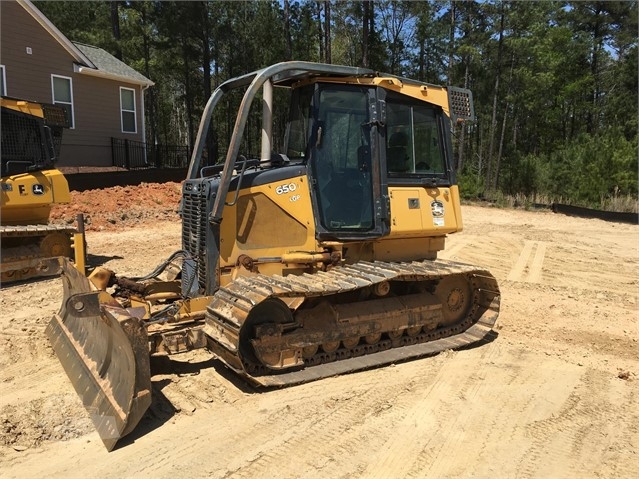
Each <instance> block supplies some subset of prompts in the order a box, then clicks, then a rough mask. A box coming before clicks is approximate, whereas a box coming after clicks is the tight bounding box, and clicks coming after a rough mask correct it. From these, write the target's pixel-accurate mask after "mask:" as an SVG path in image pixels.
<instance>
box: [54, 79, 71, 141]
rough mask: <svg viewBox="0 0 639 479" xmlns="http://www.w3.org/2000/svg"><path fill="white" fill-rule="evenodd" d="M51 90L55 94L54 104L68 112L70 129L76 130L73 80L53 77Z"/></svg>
mask: <svg viewBox="0 0 639 479" xmlns="http://www.w3.org/2000/svg"><path fill="white" fill-rule="evenodd" d="M51 90H52V92H53V94H52V96H53V103H54V104H55V105H60V106H61V107H63V108H64V109H65V110H66V111H67V119H68V120H69V128H75V118H74V116H73V83H72V81H71V78H69V77H61V76H58V75H51Z"/></svg>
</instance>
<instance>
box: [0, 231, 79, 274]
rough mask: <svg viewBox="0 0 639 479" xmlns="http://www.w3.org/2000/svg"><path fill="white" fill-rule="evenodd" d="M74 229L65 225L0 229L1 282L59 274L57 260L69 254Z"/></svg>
mask: <svg viewBox="0 0 639 479" xmlns="http://www.w3.org/2000/svg"><path fill="white" fill-rule="evenodd" d="M75 232H76V229H75V228H74V227H69V226H65V225H20V226H0V238H1V240H2V276H1V280H0V281H1V282H2V283H8V282H13V281H22V280H25V279H29V278H33V277H37V276H51V275H55V274H58V273H59V271H60V265H59V261H58V257H60V256H64V257H68V256H70V255H71V236H72V235H73V233H75Z"/></svg>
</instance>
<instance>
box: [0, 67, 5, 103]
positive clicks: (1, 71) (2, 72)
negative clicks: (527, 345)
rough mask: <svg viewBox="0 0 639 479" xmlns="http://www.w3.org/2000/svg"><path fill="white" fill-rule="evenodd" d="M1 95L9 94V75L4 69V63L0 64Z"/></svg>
mask: <svg viewBox="0 0 639 479" xmlns="http://www.w3.org/2000/svg"><path fill="white" fill-rule="evenodd" d="M0 95H2V96H6V95H7V77H6V73H5V70H4V65H0Z"/></svg>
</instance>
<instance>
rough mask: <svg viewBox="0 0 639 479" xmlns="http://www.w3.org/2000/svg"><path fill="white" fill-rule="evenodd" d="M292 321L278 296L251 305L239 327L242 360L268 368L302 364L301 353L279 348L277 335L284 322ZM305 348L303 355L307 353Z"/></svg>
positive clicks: (282, 367)
mask: <svg viewBox="0 0 639 479" xmlns="http://www.w3.org/2000/svg"><path fill="white" fill-rule="evenodd" d="M292 323H293V314H292V313H291V310H290V309H289V307H288V306H287V305H286V304H285V303H284V302H283V301H282V300H280V299H278V298H269V299H267V300H265V301H262V302H261V303H259V304H258V305H257V306H255V307H254V308H253V309H252V310H251V312H250V313H249V315H248V317H247V318H246V321H245V322H244V324H243V325H242V329H241V330H240V353H241V355H242V359H243V360H244V362H246V363H249V364H256V365H263V366H266V367H267V368H269V369H285V368H291V367H295V366H303V365H304V360H303V356H304V352H303V351H302V349H300V350H281V349H279V348H278V344H277V338H278V336H281V334H282V332H283V331H284V328H285V327H286V325H289V326H290V325H291V324H292ZM310 352H312V351H310V350H307V352H306V354H309V353H310Z"/></svg>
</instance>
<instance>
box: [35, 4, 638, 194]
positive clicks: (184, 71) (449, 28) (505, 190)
mask: <svg viewBox="0 0 639 479" xmlns="http://www.w3.org/2000/svg"><path fill="white" fill-rule="evenodd" d="M35 3H36V5H37V6H38V8H40V9H41V10H42V11H43V13H44V14H45V15H46V16H47V17H48V18H49V19H50V20H51V21H52V23H53V24H54V25H56V26H57V27H58V28H59V29H60V30H61V31H62V32H63V33H64V34H65V35H66V36H67V37H68V38H70V39H71V40H73V41H80V42H84V43H88V44H92V45H96V46H99V47H101V48H104V49H106V50H107V51H109V52H111V53H112V54H114V55H116V56H121V58H122V59H123V60H124V61H125V62H127V63H128V64H129V65H131V66H133V67H134V68H136V69H137V70H138V71H140V72H141V73H143V74H145V75H146V76H148V77H149V78H150V79H152V80H153V81H154V82H155V86H154V87H153V88H151V89H149V90H147V93H146V95H147V98H145V104H146V108H147V115H146V121H147V128H146V131H147V134H148V138H147V141H150V142H158V143H165V144H188V145H192V143H193V140H194V134H195V131H196V129H197V124H198V121H199V116H200V114H201V112H202V109H203V107H204V104H205V103H206V101H207V98H208V96H209V95H210V93H211V90H212V89H214V88H215V87H216V86H217V85H219V84H220V83H222V82H223V81H225V80H226V79H228V78H231V77H233V76H237V75H240V74H243V73H246V72H249V71H252V70H255V69H257V68H261V67H264V66H266V65H269V64H271V63H275V62H278V61H283V60H288V59H294V60H308V61H323V60H324V59H325V58H327V55H326V49H327V48H330V50H331V55H329V57H331V58H332V61H333V62H334V63H342V64H349V65H357V66H361V62H363V61H364V58H366V62H367V64H368V66H370V67H371V68H374V69H376V70H378V71H383V72H384V71H385V72H389V73H396V74H399V75H405V76H409V77H414V78H417V79H420V80H423V81H428V82H433V83H440V84H452V85H457V86H466V87H469V88H471V89H472V90H473V96H474V99H475V111H476V115H477V121H476V123H475V124H474V125H472V126H469V127H467V128H465V129H464V133H463V134H461V135H458V136H457V137H456V139H455V148H456V150H457V152H458V153H459V156H458V158H459V161H458V165H463V168H462V171H461V172H460V173H459V175H458V176H459V181H460V185H461V191H462V193H463V194H464V195H465V197H470V196H480V195H486V196H492V197H495V198H497V197H502V196H504V195H506V196H508V195H509V196H512V197H514V196H516V195H518V194H520V195H524V196H525V197H529V196H531V195H532V196H535V195H548V196H551V197H554V198H562V200H563V201H572V202H575V203H580V204H588V205H595V204H599V203H600V202H602V201H608V200H609V204H612V203H611V201H612V200H614V199H615V198H621V197H626V196H629V197H635V198H636V196H637V170H638V167H637V141H638V137H637V130H638V128H639V125H638V120H637V106H638V105H639V94H638V91H639V85H638V83H639V82H638V76H637V71H638V68H639V65H638V57H639V51H638V45H637V43H638V42H637V28H638V18H639V14H638V3H637V1H636V0H632V1H619V2H601V1H560V2H557V1H553V0H539V1H535V2H521V1H501V0H486V1H458V0H452V1H451V0H431V1H428V2H414V1H399V0H397V1H392V0H367V1H357V0H348V1H342V0H340V1H336V0H330V1H329V2H324V1H321V2H320V1H315V0H248V1H242V2H234V1H217V2H202V1H198V2H181V1H161V2H160V1H139V2H131V1H117V2H110V1H99V2H88V1H80V2H69V1H64V2H43V1H37V2H35ZM327 6H330V13H331V15H330V19H331V21H330V25H327V22H326V13H327V8H326V7H327ZM370 12H372V16H369V13H370ZM114 14H115V16H114ZM116 19H117V20H118V22H117V23H118V24H119V25H118V27H119V28H116V25H115V24H114V23H115V22H114V20H116ZM365 25H366V27H367V29H368V30H369V31H368V33H367V34H366V35H365V33H364V32H365V30H364V26H365ZM116 31H119V35H116ZM328 31H330V35H329V37H330V42H327V38H326V34H327V32H328ZM239 101H240V99H239V98H235V97H233V98H230V99H229V101H228V102H226V103H225V104H224V105H221V106H222V108H221V109H220V110H219V111H218V112H217V113H216V117H215V118H214V119H213V125H214V131H215V135H216V138H217V142H216V143H215V144H211V145H209V149H210V150H211V156H212V157H215V158H217V159H219V158H221V157H222V156H223V155H224V153H225V152H224V145H226V144H227V143H228V138H229V137H230V133H231V130H232V128H233V124H232V122H233V118H234V112H235V110H236V108H237V106H238V104H239ZM285 114H286V112H276V116H275V130H276V135H278V138H276V139H275V141H276V142H277V141H280V140H281V138H280V137H281V136H282V134H283V124H284V116H285ZM258 129H259V125H256V124H252V123H249V125H248V130H247V131H248V133H247V138H246V141H245V145H243V149H244V150H245V151H243V152H244V153H248V152H249V151H251V150H252V149H253V148H255V145H257V144H258V142H259V131H258ZM500 195H501V196H500ZM504 197H505V196H504ZM613 203H614V202H613Z"/></svg>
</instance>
